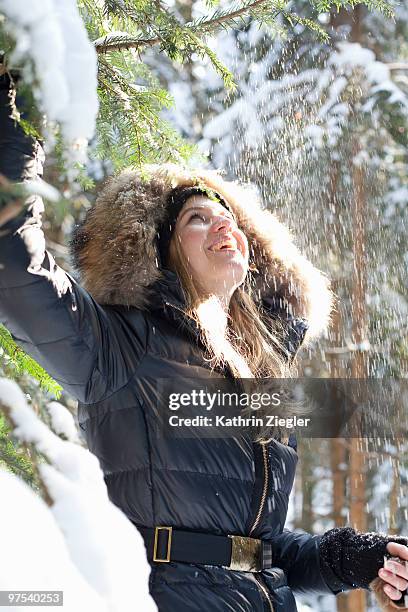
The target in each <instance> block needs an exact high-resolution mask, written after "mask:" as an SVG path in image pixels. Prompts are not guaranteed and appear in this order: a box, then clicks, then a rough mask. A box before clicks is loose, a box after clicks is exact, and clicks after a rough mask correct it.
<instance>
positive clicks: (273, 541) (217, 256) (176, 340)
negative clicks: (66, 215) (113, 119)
mask: <svg viewBox="0 0 408 612" xmlns="http://www.w3.org/2000/svg"><path fill="white" fill-rule="evenodd" d="M9 86H10V85H9V80H8V78H7V75H6V76H5V77H3V83H2V92H1V95H2V103H1V118H0V120H1V133H2V137H1V138H2V140H1V142H0V171H1V172H2V173H3V174H5V175H6V176H8V178H9V179H11V180H21V179H27V178H33V177H34V176H36V175H37V173H38V172H39V168H38V166H39V164H40V159H39V149H38V145H37V143H34V142H33V141H31V140H30V139H29V138H26V137H25V136H24V135H23V134H22V133H21V130H20V128H19V127H18V126H15V125H14V124H13V122H12V121H11V119H10V118H9V114H10V109H9V107H8V106H7V94H8V90H9ZM148 174H149V177H148V179H147V180H143V179H142V178H141V176H140V175H139V174H138V173H137V172H133V171H128V172H124V173H122V174H121V175H119V177H117V178H114V179H112V180H111V181H110V182H109V183H108V184H107V186H106V187H105V188H104V190H103V191H102V193H101V194H100V195H99V197H98V199H97V201H96V203H95V205H94V206H93V207H92V208H91V209H90V210H88V212H87V215H86V218H85V220H84V222H83V223H82V225H81V226H80V227H79V228H78V229H77V230H76V233H75V236H74V239H73V255H74V258H75V262H76V265H77V267H78V269H79V271H80V274H81V278H82V286H80V285H78V284H77V283H76V282H75V280H74V279H73V278H72V277H71V276H69V275H67V274H66V273H64V272H63V271H62V270H61V269H60V268H59V267H58V266H57V265H56V264H55V262H54V260H53V258H52V256H51V255H50V254H49V253H47V252H46V251H45V249H44V238H43V234H42V229H41V212H42V210H41V206H42V204H41V202H40V201H39V200H38V199H33V200H31V201H30V202H28V204H26V206H25V208H24V209H23V210H22V211H21V212H20V213H19V214H18V215H17V216H14V217H13V218H10V217H12V216H13V215H15V208H13V210H12V211H11V212H10V209H8V210H6V211H3V213H2V220H3V227H2V231H1V236H0V262H1V264H2V269H1V271H0V316H1V321H2V322H3V323H4V324H5V325H6V326H7V328H8V329H9V330H10V331H11V332H12V334H13V336H14V338H15V339H16V341H17V342H18V343H19V345H20V346H21V347H22V348H23V349H24V350H25V351H27V353H29V354H30V355H32V356H33V357H34V358H35V359H36V360H37V361H38V362H39V363H41V364H42V365H43V367H44V368H46V370H47V371H48V372H49V373H50V374H51V375H52V376H53V377H54V378H55V379H56V380H58V381H59V382H60V384H61V385H62V386H63V387H64V389H65V390H66V391H68V392H70V393H71V394H72V395H73V396H75V397H76V398H77V399H78V400H79V422H80V426H81V428H82V429H83V431H84V433H85V436H86V440H87V443H88V446H89V448H90V450H91V451H92V452H93V453H95V454H96V456H97V457H98V458H99V460H100V463H101V466H102V468H103V470H104V474H105V480H106V484H107V487H108V491H109V495H110V498H111V499H112V501H113V502H114V503H115V504H116V505H117V506H119V508H121V509H122V510H123V512H124V513H125V514H126V515H127V516H128V518H129V520H131V521H132V522H133V523H134V524H135V526H136V527H137V528H138V529H139V530H140V531H141V533H142V535H143V537H144V540H145V543H146V551H147V556H148V559H149V561H150V563H151V566H152V572H151V577H150V590H151V594H152V596H153V598H154V599H155V601H156V603H157V605H158V608H159V610H160V611H161V612H176V611H177V612H187V611H188V612H194V611H200V612H204V611H205V612H208V611H211V612H226V611H227V610H231V611H233V612H255V611H256V612H261V611H264V610H266V611H269V612H270V611H271V610H274V611H275V612H281V611H285V612H294V611H295V610H296V604H295V600H294V596H293V592H292V591H299V592H302V591H319V592H323V593H334V594H336V593H339V592H340V591H343V590H347V589H352V588H356V587H361V588H368V587H369V585H370V584H371V585H372V586H373V587H374V586H375V587H376V588H377V589H378V592H379V594H380V596H381V597H382V599H383V604H384V606H385V607H384V609H386V606H392V607H393V609H394V604H393V603H392V602H393V601H394V602H395V601H397V600H398V599H401V594H402V591H403V590H404V589H405V588H406V587H407V584H408V571H407V570H406V568H405V567H404V566H403V565H402V564H400V563H398V562H397V561H395V562H394V565H393V569H394V570H395V571H396V573H395V574H393V573H392V572H388V573H387V572H386V573H381V572H384V571H385V570H381V568H382V566H383V563H384V558H383V557H384V554H386V553H388V554H389V555H394V556H398V557H400V558H401V559H408V548H407V547H406V545H405V544H406V539H404V538H400V537H391V536H390V537H388V536H383V535H380V534H359V533H356V532H355V531H354V530H353V529H350V528H341V529H332V530H330V531H328V532H327V533H325V534H324V535H323V536H312V535H309V534H306V533H301V534H299V533H291V532H289V531H284V529H283V527H284V523H285V518H286V512H287V505H288V497H289V493H290V490H291V487H292V483H293V479H294V473H295V466H296V461H297V454H296V442H295V440H294V439H293V437H291V438H290V439H289V440H288V441H287V443H286V444H285V443H283V441H282V440H279V439H270V440H269V441H265V440H263V443H261V442H259V441H252V440H251V439H249V438H248V437H245V436H242V437H240V438H239V439H233V438H228V439H197V438H196V439H191V438H186V439H174V438H165V437H164V438H161V439H160V440H158V439H157V438H155V436H154V431H155V425H156V421H157V414H156V413H155V410H156V401H155V400H156V393H157V387H156V382H157V379H161V378H165V379H173V380H178V379H179V378H180V379H181V378H186V377H187V378H188V377H195V378H197V379H199V378H202V379H206V378H207V377H208V376H209V374H210V373H211V372H216V373H217V374H218V375H220V376H224V377H227V378H229V379H234V378H236V377H239V376H241V377H259V376H266V375H269V376H274V377H276V376H286V375H289V374H290V364H291V362H293V358H294V355H295V353H296V352H297V350H298V349H299V347H300V344H301V343H302V342H303V341H304V339H305V337H307V336H308V335H309V337H311V336H312V335H316V334H317V333H319V331H321V329H322V328H324V326H325V325H326V323H327V319H328V315H329V310H330V304H331V296H330V292H329V289H328V287H327V282H326V280H325V278H324V277H323V275H322V274H321V273H320V272H319V271H317V270H316V269H315V268H314V267H313V266H312V264H311V263H310V262H308V261H307V260H306V259H305V258H304V257H302V256H301V255H300V254H299V252H298V250H297V249H296V247H295V246H294V245H293V243H292V242H291V239H290V237H289V234H288V232H287V230H286V229H285V228H284V227H283V226H282V225H281V224H280V223H279V222H278V221H277V220H276V219H275V217H274V216H272V215H271V214H270V213H268V212H263V211H261V209H260V207H259V205H258V204H257V203H256V202H255V201H253V200H251V199H250V195H249V193H248V192H247V191H245V190H242V188H240V187H238V186H237V185H234V184H232V183H228V182H225V181H223V179H222V178H221V177H220V176H219V175H217V174H215V173H208V172H204V171H200V172H198V173H194V174H193V173H190V172H187V171H180V169H178V168H175V167H168V166H166V167H163V166H159V167H151V168H150V169H149V172H148ZM214 309H215V312H216V319H215V320H214ZM96 511H97V509H96ZM230 536H234V537H230ZM135 571H137V568H135ZM378 572H380V574H381V578H380V577H379V574H378ZM381 579H383V580H381ZM374 580H375V583H373V581H374ZM383 588H384V589H385V590H383ZM129 603H130V605H131V602H129ZM390 609H391V608H390Z"/></svg>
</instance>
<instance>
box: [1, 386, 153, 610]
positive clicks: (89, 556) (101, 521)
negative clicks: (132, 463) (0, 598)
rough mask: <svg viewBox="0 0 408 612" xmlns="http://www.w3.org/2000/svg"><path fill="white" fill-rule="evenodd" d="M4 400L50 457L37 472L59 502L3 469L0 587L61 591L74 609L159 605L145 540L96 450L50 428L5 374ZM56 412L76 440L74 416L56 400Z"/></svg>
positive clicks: (21, 430)
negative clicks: (114, 493)
mask: <svg viewBox="0 0 408 612" xmlns="http://www.w3.org/2000/svg"><path fill="white" fill-rule="evenodd" d="M0 402H1V403H2V404H3V405H5V406H7V407H9V409H10V416H11V418H12V420H13V422H14V423H15V425H16V427H15V430H14V432H15V435H16V436H17V437H18V438H19V439H20V440H24V441H26V442H30V443H32V444H34V445H35V447H36V448H37V449H38V450H39V451H40V452H42V453H43V454H44V455H45V456H46V457H47V459H48V461H49V463H43V464H41V465H40V466H39V471H40V474H41V477H42V480H43V482H44V483H45V485H46V488H47V490H48V492H49V494H50V496H51V498H52V499H53V502H54V503H53V505H52V506H51V507H50V508H49V507H47V506H46V505H45V504H44V502H43V501H42V500H41V499H40V498H39V497H38V496H36V495H35V494H34V493H33V492H32V491H31V489H29V488H28V486H27V485H25V484H24V483H22V482H21V481H19V480H17V479H16V477H14V476H12V475H10V474H8V473H1V474H0V498H1V500H2V503H1V505H0V523H1V524H2V525H3V526H4V525H6V526H7V529H3V532H4V533H3V535H4V537H3V540H2V547H4V548H3V550H4V549H5V550H7V551H8V553H7V571H4V568H3V570H2V572H0V590H1V589H3V590H10V589H20V590H29V589H35V590H42V589H55V590H63V591H64V609H66V610H69V611H71V610H72V611H74V610H75V611H76V610H78V609H80V610H81V609H84V610H85V609H86V610H98V612H105V611H106V612H125V611H126V610H127V609H129V604H131V606H132V609H143V611H144V612H153V611H154V610H156V606H155V604H154V602H153V600H152V599H151V597H150V595H149V593H148V579H149V573H150V567H149V565H148V563H147V561H146V555H145V548H144V544H143V540H142V538H141V536H140V534H139V533H138V531H137V530H136V529H135V527H134V526H133V525H132V524H131V523H130V522H129V521H128V519H127V518H126V517H125V515H124V514H123V513H122V512H121V511H120V510H119V509H118V508H117V507H116V506H114V505H113V504H112V503H111V502H110V500H109V498H108V495H107V491H106V485H105V482H104V479H103V474H102V471H101V469H100V466H99V463H98V460H97V459H96V457H95V456H94V455H92V454H91V453H90V452H89V451H88V450H86V449H85V448H82V447H81V446H80V445H79V444H76V443H73V442H71V441H64V440H62V439H61V438H59V436H57V435H56V434H54V433H53V432H51V431H50V429H49V428H48V427H47V426H46V425H45V423H43V422H42V421H40V420H39V419H38V417H37V416H36V415H35V413H34V412H33V410H32V409H31V408H30V407H29V406H28V405H27V402H26V399H25V396H24V394H23V392H22V391H21V389H20V388H19V387H18V385H17V384H16V383H15V382H13V381H11V380H9V379H5V378H2V379H0ZM51 413H52V420H53V425H55V427H56V428H57V430H58V429H59V430H61V431H63V432H64V433H65V435H67V434H68V436H70V437H71V439H72V438H73V436H72V431H71V424H69V418H68V416H67V415H66V414H63V413H62V412H61V410H60V408H56V406H55V403H54V405H51ZM81 598H83V600H82V599H81ZM13 609H15V608H13ZM47 609H48V608H47Z"/></svg>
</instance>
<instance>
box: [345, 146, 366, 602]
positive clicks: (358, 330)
mask: <svg viewBox="0 0 408 612" xmlns="http://www.w3.org/2000/svg"><path fill="white" fill-rule="evenodd" d="M359 150H360V149H359V145H358V142H357V136H356V141H355V144H354V147H353V158H355V157H356V156H357V154H358V153H359ZM352 164H353V166H352V178H353V188H354V198H353V203H352V206H353V210H352V216H353V256H354V268H353V282H352V308H351V312H352V341H353V343H354V345H355V346H356V349H357V350H355V351H354V352H353V353H352V361H351V377H352V378H353V379H364V378H367V353H366V352H365V351H363V350H360V349H359V346H361V345H362V343H363V341H364V340H365V339H366V335H367V313H366V257H365V253H366V249H365V222H366V208H367V207H366V199H365V188H364V187H365V185H364V174H363V169H362V167H361V166H360V165H356V164H354V163H353V160H352ZM349 465H350V472H349V476H350V523H351V526H352V527H354V529H358V530H359V531H365V530H366V529H367V516H366V474H365V472H366V465H365V453H364V450H363V448H362V440H361V439H358V438H352V439H351V440H350V457H349ZM348 599H349V609H350V611H351V610H353V612H365V610H366V595H365V593H364V591H363V590H357V591H353V592H352V593H350V595H349V597H348Z"/></svg>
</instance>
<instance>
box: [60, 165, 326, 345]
mask: <svg viewBox="0 0 408 612" xmlns="http://www.w3.org/2000/svg"><path fill="white" fill-rule="evenodd" d="M181 185H183V186H199V187H205V188H207V189H208V188H209V189H212V190H214V191H216V192H217V193H219V194H220V195H221V196H222V197H223V198H225V200H226V201H227V202H228V203H229V204H230V206H231V208H232V209H233V211H234V213H235V215H236V217H237V221H238V224H239V226H240V227H241V229H242V230H243V231H244V233H245V234H246V236H247V238H248V242H249V246H250V262H251V264H253V265H252V266H251V267H254V268H256V271H255V272H254V271H251V272H249V275H250V279H249V281H250V284H251V285H252V287H253V289H254V290H255V292H256V293H257V294H258V296H259V297H261V296H262V295H266V294H268V295H270V294H271V293H272V294H275V293H277V294H278V295H279V296H281V297H282V298H283V299H284V300H286V301H287V303H288V304H289V310H290V311H291V312H292V313H293V314H294V315H295V316H298V317H304V318H305V319H307V320H308V323H309V331H308V334H307V336H308V337H309V338H310V337H313V336H316V335H318V334H319V333H321V332H322V331H323V330H325V329H326V327H327V326H328V323H329V318H330V312H331V309H332V306H333V294H332V292H331V291H330V289H329V282H328V279H327V278H326V276H325V275H324V274H323V273H322V272H320V271H319V270H317V269H316V268H315V267H314V266H313V265H312V264H311V262H310V261H308V260H307V259H306V258H305V257H304V256H303V255H301V253H300V252H299V250H298V248H297V247H296V246H295V244H294V242H293V240H292V237H291V235H290V233H289V231H288V229H287V228H286V227H285V226H284V225H283V224H282V223H280V222H279V221H278V219H277V217H276V216H275V215H274V214H272V213H271V212H269V211H266V210H262V208H261V206H260V204H259V202H258V200H257V198H256V196H255V194H254V191H253V189H249V188H247V187H243V186H242V185H238V184H237V183H233V182H229V181H225V180H224V179H223V178H222V177H221V175H220V174H219V173H217V172H215V171H205V170H198V171H188V170H185V169H183V168H181V167H179V166H176V165H172V164H163V165H152V166H146V167H145V168H144V169H143V175H142V174H141V173H140V172H138V171H134V170H125V171H124V172H122V173H121V174H119V176H117V177H114V178H111V179H110V180H109V181H108V182H107V183H106V185H105V187H104V189H103V190H102V192H101V193H100V195H99V197H98V198H97V200H96V202H95V204H94V206H93V207H92V208H90V209H89V210H88V212H87V214H86V218H85V220H84V221H83V223H82V224H81V225H80V226H79V227H78V228H77V229H76V231H75V233H74V236H73V240H72V242H71V247H72V254H73V259H74V264H75V266H76V268H77V269H78V271H79V273H80V276H81V280H82V283H83V285H84V286H85V287H86V288H87V289H88V291H89V292H90V293H91V294H92V296H93V297H94V299H95V300H96V301H97V302H99V303H101V304H121V305H129V306H136V307H138V308H146V307H147V306H148V303H149V299H150V296H151V294H150V291H149V287H150V286H151V285H152V284H153V283H154V282H155V281H156V280H159V278H160V276H161V273H160V270H159V268H158V255H157V247H156V234H157V228H158V226H159V224H160V223H161V222H162V221H163V219H164V217H165V205H166V200H167V197H168V195H169V192H170V191H171V190H172V189H174V188H175V187H178V186H181Z"/></svg>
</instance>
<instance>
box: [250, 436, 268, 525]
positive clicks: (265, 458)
mask: <svg viewBox="0 0 408 612" xmlns="http://www.w3.org/2000/svg"><path fill="white" fill-rule="evenodd" d="M262 455H263V466H264V485H263V489H262V496H261V501H260V504H259V509H258V512H257V515H256V517H255V521H254V523H253V525H252V527H251V529H250V531H249V535H251V533H252V532H253V531H254V529H255V527H257V525H258V523H259V521H260V519H261V516H262V512H263V509H264V506H265V500H266V495H267V493H268V485H269V469H268V467H269V466H268V449H267V447H266V444H262Z"/></svg>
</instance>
